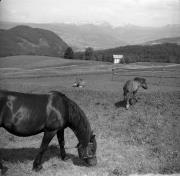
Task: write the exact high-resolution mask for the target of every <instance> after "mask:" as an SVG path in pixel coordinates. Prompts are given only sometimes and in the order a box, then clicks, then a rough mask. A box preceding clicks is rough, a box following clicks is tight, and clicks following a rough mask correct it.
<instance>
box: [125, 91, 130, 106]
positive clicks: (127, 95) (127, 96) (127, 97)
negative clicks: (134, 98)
mask: <svg viewBox="0 0 180 176" xmlns="http://www.w3.org/2000/svg"><path fill="white" fill-rule="evenodd" d="M130 98H131V94H130V92H128V93H127V94H126V99H125V103H126V109H129V106H130V104H129V100H130Z"/></svg>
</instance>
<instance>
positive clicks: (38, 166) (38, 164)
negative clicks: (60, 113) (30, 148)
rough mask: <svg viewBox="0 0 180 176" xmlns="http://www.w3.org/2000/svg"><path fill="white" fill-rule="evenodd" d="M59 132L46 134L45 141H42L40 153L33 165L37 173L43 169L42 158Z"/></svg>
mask: <svg viewBox="0 0 180 176" xmlns="http://www.w3.org/2000/svg"><path fill="white" fill-rule="evenodd" d="M56 132H57V131H52V132H45V133H44V136H43V139H42V143H41V146H40V149H39V153H38V154H37V156H36V158H35V160H34V163H33V170H35V171H39V170H40V169H42V156H43V154H44V152H45V151H46V150H47V147H48V145H49V143H50V142H51V140H52V138H53V137H54V135H55V134H56Z"/></svg>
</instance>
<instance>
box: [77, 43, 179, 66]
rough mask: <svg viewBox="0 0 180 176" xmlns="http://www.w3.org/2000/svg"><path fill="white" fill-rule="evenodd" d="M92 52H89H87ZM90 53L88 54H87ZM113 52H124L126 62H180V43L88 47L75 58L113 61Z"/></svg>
mask: <svg viewBox="0 0 180 176" xmlns="http://www.w3.org/2000/svg"><path fill="white" fill-rule="evenodd" d="M87 50H88V52H90V53H88V52H87ZM87 53H88V54H87ZM113 54H123V55H124V59H125V63H132V62H171V63H180V45H177V44H169V43H167V44H159V45H129V46H124V47H118V48H112V49H106V50H97V51H94V50H93V48H91V49H88V48H87V49H86V51H85V52H77V53H75V54H74V59H82V60H97V61H105V62H113V57H112V56H113Z"/></svg>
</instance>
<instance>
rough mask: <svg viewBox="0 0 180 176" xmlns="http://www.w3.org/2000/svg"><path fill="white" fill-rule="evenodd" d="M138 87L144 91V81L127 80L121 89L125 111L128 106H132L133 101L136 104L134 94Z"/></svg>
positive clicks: (142, 79)
mask: <svg viewBox="0 0 180 176" xmlns="http://www.w3.org/2000/svg"><path fill="white" fill-rule="evenodd" d="M140 87H142V88H144V89H147V88H148V86H147V83H146V79H144V78H139V77H136V78H134V79H133V80H128V81H127V82H126V83H125V85H124V87H123V91H124V102H125V103H126V109H128V108H129V105H130V104H133V101H136V102H137V99H136V93H137V91H138V89H139V88H140Z"/></svg>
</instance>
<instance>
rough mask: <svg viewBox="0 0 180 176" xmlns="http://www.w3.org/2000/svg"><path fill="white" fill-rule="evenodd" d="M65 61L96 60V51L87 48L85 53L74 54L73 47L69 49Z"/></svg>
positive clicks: (65, 54)
mask: <svg viewBox="0 0 180 176" xmlns="http://www.w3.org/2000/svg"><path fill="white" fill-rule="evenodd" d="M64 58H65V59H81V60H96V57H95V54H94V49H93V48H91V47H89V48H86V50H85V52H79V53H74V51H73V49H72V48H71V47H68V48H67V49H66V51H65V53H64Z"/></svg>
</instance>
